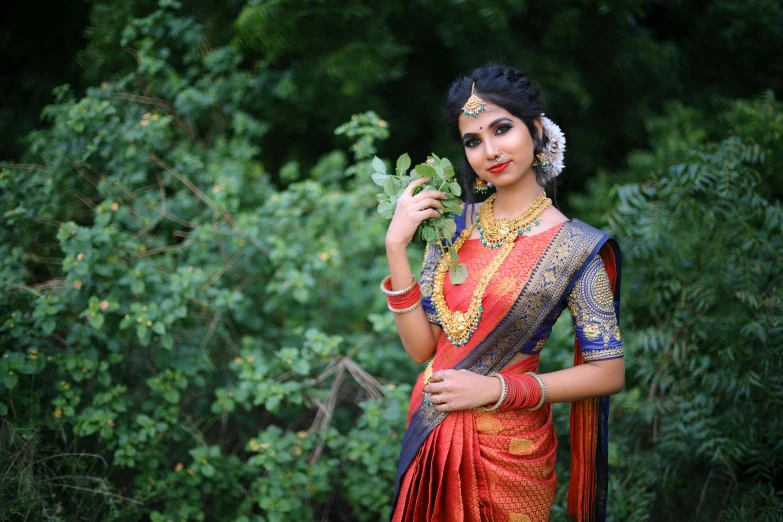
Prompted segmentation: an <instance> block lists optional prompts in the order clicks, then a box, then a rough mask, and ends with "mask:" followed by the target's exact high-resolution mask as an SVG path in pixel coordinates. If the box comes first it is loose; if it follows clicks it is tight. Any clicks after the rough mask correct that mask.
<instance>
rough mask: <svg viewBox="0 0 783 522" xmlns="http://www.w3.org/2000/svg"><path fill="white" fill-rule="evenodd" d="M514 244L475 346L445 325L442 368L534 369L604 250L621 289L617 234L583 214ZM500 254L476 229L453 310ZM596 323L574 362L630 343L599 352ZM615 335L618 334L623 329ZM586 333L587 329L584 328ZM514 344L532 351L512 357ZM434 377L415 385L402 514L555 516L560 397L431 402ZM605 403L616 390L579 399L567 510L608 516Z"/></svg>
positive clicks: (574, 516) (431, 253)
mask: <svg viewBox="0 0 783 522" xmlns="http://www.w3.org/2000/svg"><path fill="white" fill-rule="evenodd" d="M458 224H459V223H458ZM516 243H517V244H516V245H515V247H514V249H513V250H512V252H511V254H510V255H509V257H508V258H507V259H506V261H505V262H504V264H503V266H502V267H501V269H500V270H499V271H498V273H497V274H496V276H495V277H494V278H493V281H492V282H491V283H490V285H489V287H488V289H487V292H486V294H485V296H484V301H483V306H484V313H483V314H482V316H483V318H482V321H481V322H480V324H479V327H478V330H476V332H475V333H474V334H473V337H472V338H471V340H470V342H469V343H468V344H467V345H465V346H463V347H459V348H458V347H455V346H453V345H451V344H450V343H449V341H448V340H447V339H446V336H445V334H441V337H440V339H439V340H438V345H437V348H436V354H435V357H434V359H433V361H432V370H433V371H438V370H441V369H448V368H455V369H468V370H470V371H474V372H476V373H480V374H482V375H488V374H489V373H492V372H495V371H501V369H502V372H501V373H503V374H514V373H518V372H519V373H524V372H527V371H536V370H537V369H538V360H539V355H538V354H539V351H540V350H541V348H542V347H543V346H544V343H545V342H546V339H547V337H548V336H549V334H550V332H551V327H552V325H553V324H554V321H555V320H556V319H557V317H558V316H559V314H560V312H561V311H562V310H563V309H564V308H565V307H566V306H570V304H571V303H570V301H568V300H567V298H568V296H571V295H573V294H574V290H575V286H576V287H577V288H578V283H579V280H580V277H581V276H582V275H583V274H585V273H586V271H588V269H589V267H591V266H594V265H595V260H596V259H602V260H604V263H602V265H601V267H603V266H605V269H606V273H607V274H608V276H609V280H610V284H611V290H612V291H613V292H614V291H616V290H617V288H618V287H617V285H618V283H619V280H618V278H617V277H616V275H617V270H616V269H617V265H618V261H619V257H618V251H617V248H616V244H615V243H614V242H613V241H612V240H611V239H610V238H608V237H607V236H605V235H604V234H603V233H602V232H600V231H598V230H596V229H593V228H592V227H589V226H587V225H585V224H584V223H581V222H579V221H576V220H572V221H567V222H565V223H563V224H561V225H558V226H556V227H553V228H551V229H549V230H546V231H544V232H542V233H540V234H538V235H535V236H530V237H524V236H523V237H520V238H519V239H518V240H517V242H516ZM438 250H439V249H437V248H432V249H428V255H427V259H425V266H424V268H423V270H422V276H421V278H420V280H421V284H422V291H423V293H424V294H425V295H426V294H427V293H428V292H429V290H430V289H431V286H429V288H428V285H431V281H432V279H431V273H432V270H434V266H436V265H437V261H438V259H437V257H436V255H437V251H438ZM599 253H600V255H598V254H599ZM494 255H495V252H494V251H491V250H490V249H487V248H484V247H482V246H481V244H480V242H479V241H478V240H468V241H467V242H466V243H465V244H464V245H463V247H462V249H461V250H460V259H461V260H462V262H465V263H467V264H468V266H469V276H468V280H467V281H465V282H464V283H463V284H462V285H459V286H453V285H451V284H450V282H448V280H447V281H446V282H445V284H444V293H445V296H446V301H447V303H448V305H449V307H450V308H451V309H452V310H454V309H459V310H464V309H466V308H467V306H468V303H469V301H470V298H471V294H472V292H473V289H474V288H475V286H476V283H477V281H478V278H479V277H480V274H481V270H482V269H483V267H484V266H486V265H487V264H488V263H489V262H490V261H491V259H492V257H493V256H494ZM583 286H584V285H583ZM616 293H617V294H619V292H616ZM424 304H425V305H426V306H425V310H427V311H428V316H429V317H430V319H431V320H432V321H433V322H435V321H437V317H436V316H435V315H433V312H434V309H433V308H432V307H431V304H430V303H428V302H427V303H424ZM575 306H576V307H577V308H578V305H577V304H575ZM611 307H612V308H613V309H614V310H613V312H615V316H616V312H617V311H619V310H617V308H618V307H619V302H617V301H614V302H613V303H612V306H611ZM580 310H581V309H580ZM572 313H574V310H573V309H572ZM577 315H579V312H577ZM591 317H592V316H591ZM615 321H616V320H615ZM589 323H590V321H589V320H586V321H584V324H582V325H581V329H580V328H577V342H576V351H575V363H577V364H582V363H583V362H584V361H585V359H590V358H592V359H596V358H609V357H610V356H617V353H618V352H619V353H621V350H622V349H621V345H620V347H619V348H618V343H617V342H614V343H612V341H614V339H612V338H611V335H610V339H609V341H608V342H607V343H604V346H603V347H601V346H599V344H600V343H599V344H596V350H595V351H588V352H585V353H582V350H583V349H582V347H581V346H580V333H583V332H584V331H585V330H587V331H588V333H591V334H592V333H594V332H593V330H594V329H595V325H593V324H589ZM607 324H608V323H607ZM614 325H615V327H616V322H615V323H614ZM616 337H617V341H619V331H618V332H617V333H616ZM582 340H583V341H586V340H587V338H585V337H584V336H582ZM590 340H591V341H592V340H598V337H597V336H592V337H591V338H590ZM583 344H584V343H583ZM516 353H526V354H530V355H532V357H529V358H527V359H525V360H523V361H522V362H520V363H518V364H515V365H513V366H511V367H509V368H504V367H505V366H506V365H507V363H508V362H509V360H510V359H511V358H512V357H513V356H514V355H515V354H516ZM424 385H425V382H424V374H422V375H420V376H419V378H418V380H417V382H416V385H415V387H414V390H413V393H412V396H411V401H410V409H409V414H408V428H407V430H406V433H405V436H404V437H403V447H402V451H401V454H400V462H399V467H398V476H397V484H396V488H395V496H394V507H393V514H392V520H393V521H394V522H414V521H415V522H424V521H449V522H451V521H475V522H479V521H498V522H499V521H503V522H506V521H517V522H523V521H524V522H538V521H547V520H549V512H550V509H551V507H552V503H553V501H554V496H555V489H556V485H557V479H556V476H555V472H554V466H555V459H556V448H557V438H556V436H555V432H554V427H553V423H552V415H551V408H550V406H549V405H548V404H546V405H544V407H542V408H541V409H539V410H536V411H527V410H507V411H498V412H475V411H456V412H450V413H441V412H438V411H437V410H435V409H434V407H432V406H429V405H426V404H424V403H423V400H422V399H423V395H422V388H423V387H424ZM607 409H608V398H601V399H592V400H588V401H581V402H580V403H575V405H574V407H573V409H572V452H573V458H572V480H571V486H572V487H571V491H570V494H569V521H577V522H587V521H590V522H592V521H599V520H603V519H604V513H605V503H606V444H607V440H606V426H605V421H606V411H607ZM599 421H601V422H603V427H601V426H600V424H601V422H599ZM574 439H576V440H574ZM572 500H573V502H572ZM572 504H573V505H572Z"/></svg>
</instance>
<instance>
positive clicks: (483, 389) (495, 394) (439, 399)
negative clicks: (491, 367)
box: [424, 370, 502, 411]
mask: <svg viewBox="0 0 783 522" xmlns="http://www.w3.org/2000/svg"><path fill="white" fill-rule="evenodd" d="M501 390H502V385H501V384H500V379H498V378H497V377H485V376H484V375H478V374H476V373H473V372H471V371H468V370H439V371H437V372H435V373H433V374H432V378H431V379H430V383H429V384H428V385H427V386H425V387H424V392H425V393H428V394H429V399H430V402H431V403H432V404H433V406H435V409H436V410H438V411H457V410H470V409H473V408H478V407H479V406H486V405H487V404H494V403H495V402H497V401H498V400H500V392H501Z"/></svg>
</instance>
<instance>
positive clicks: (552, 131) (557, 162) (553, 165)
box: [536, 113, 566, 178]
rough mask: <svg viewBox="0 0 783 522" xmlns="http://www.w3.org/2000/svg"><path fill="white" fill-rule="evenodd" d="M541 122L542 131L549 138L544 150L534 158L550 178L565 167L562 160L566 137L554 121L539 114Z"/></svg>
mask: <svg viewBox="0 0 783 522" xmlns="http://www.w3.org/2000/svg"><path fill="white" fill-rule="evenodd" d="M541 122H542V123H543V126H544V132H545V133H546V135H547V138H549V143H547V145H546V147H545V148H544V150H542V151H541V152H540V153H539V154H538V156H541V157H537V158H536V163H537V164H538V165H539V166H540V167H541V168H543V169H544V173H545V174H546V175H547V176H548V177H551V178H555V177H557V176H558V175H559V174H560V173H561V172H562V171H563V168H564V167H565V164H564V163H563V160H564V158H565V148H566V139H565V135H564V134H563V131H562V130H560V127H558V126H557V124H556V123H555V122H553V121H552V120H550V119H549V118H547V117H546V116H544V114H543V113H542V114H541Z"/></svg>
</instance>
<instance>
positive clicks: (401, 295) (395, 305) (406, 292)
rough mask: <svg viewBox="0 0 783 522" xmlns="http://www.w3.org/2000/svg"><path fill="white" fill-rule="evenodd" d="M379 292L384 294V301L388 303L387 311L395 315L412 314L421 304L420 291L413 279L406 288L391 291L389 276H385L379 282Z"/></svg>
mask: <svg viewBox="0 0 783 522" xmlns="http://www.w3.org/2000/svg"><path fill="white" fill-rule="evenodd" d="M381 290H382V291H383V293H384V294H386V299H387V300H388V301H389V310H391V311H392V312H394V313H395V314H407V313H408V312H412V311H413V310H415V309H416V307H418V306H419V304H420V303H421V289H420V288H419V283H418V282H416V278H415V277H414V278H413V281H412V282H411V284H410V285H408V287H407V288H403V289H402V290H392V289H391V276H386V277H385V278H384V279H383V281H381Z"/></svg>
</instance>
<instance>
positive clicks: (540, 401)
mask: <svg viewBox="0 0 783 522" xmlns="http://www.w3.org/2000/svg"><path fill="white" fill-rule="evenodd" d="M525 375H531V376H532V377H533V378H534V379H535V380H537V381H538V385H539V386H541V398H540V399H538V404H536V405H535V406H533V407H532V408H528V410H530V411H534V410H537V409H539V408H541V406H543V405H544V401H545V400H546V384H544V379H542V378H541V376H540V375H538V374H537V373H535V372H527V373H525Z"/></svg>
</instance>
